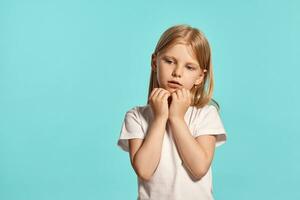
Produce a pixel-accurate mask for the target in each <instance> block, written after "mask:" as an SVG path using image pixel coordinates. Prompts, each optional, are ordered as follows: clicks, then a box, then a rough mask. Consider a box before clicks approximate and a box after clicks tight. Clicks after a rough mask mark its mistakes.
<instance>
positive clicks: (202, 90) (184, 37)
mask: <svg viewBox="0 0 300 200" xmlns="http://www.w3.org/2000/svg"><path fill="white" fill-rule="evenodd" d="M182 41H183V42H184V43H185V44H186V45H188V46H190V47H191V49H192V50H193V52H194V53H195V55H196V58H197V61H198V63H199V65H200V68H201V69H202V70H206V72H205V73H204V78H203V81H202V83H201V84H200V85H199V86H198V87H193V88H192V89H191V94H192V96H193V101H192V104H191V105H192V106H196V107H197V108H202V107H203V106H205V105H207V104H212V105H214V106H215V107H216V108H217V109H218V110H219V109H220V106H219V104H218V103H217V101H215V100H214V99H212V95H213V89H214V79H213V66H212V59H211V48H210V45H209V43H208V40H207V39H206V37H205V36H204V34H203V32H201V31H200V30H199V29H197V28H194V27H191V26H190V25H187V24H179V25H175V26H172V27H170V28H168V29H167V30H166V31H165V32H164V33H163V34H162V36H161V37H160V39H159V41H158V43H157V45H156V47H155V50H154V52H153V54H152V57H153V56H154V55H157V54H158V53H160V52H163V51H165V50H167V49H168V48H170V47H171V46H173V45H175V44H178V43H180V42H182ZM151 65H153V59H152V60H151ZM157 87H159V85H158V81H157V77H156V73H155V72H153V70H151V75H150V84H149V91H148V101H147V103H148V104H149V97H150V94H151V91H152V90H153V89H154V88H157Z"/></svg>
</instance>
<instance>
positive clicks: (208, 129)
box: [193, 105, 227, 147]
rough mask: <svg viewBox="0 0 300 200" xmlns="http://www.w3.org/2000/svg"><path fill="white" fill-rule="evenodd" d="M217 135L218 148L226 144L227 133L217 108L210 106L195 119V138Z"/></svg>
mask: <svg viewBox="0 0 300 200" xmlns="http://www.w3.org/2000/svg"><path fill="white" fill-rule="evenodd" d="M200 135H215V136H216V139H217V141H216V147H218V146H220V145H222V144H224V143H225V142H226V140H227V133H226V131H225V129H224V126H223V123H222V120H221V117H220V115H219V112H218V110H217V108H216V107H215V106H213V105H209V106H208V107H206V109H205V110H203V111H202V112H201V113H200V114H199V116H197V117H196V119H195V125H194V131H193V136H194V137H198V136H200Z"/></svg>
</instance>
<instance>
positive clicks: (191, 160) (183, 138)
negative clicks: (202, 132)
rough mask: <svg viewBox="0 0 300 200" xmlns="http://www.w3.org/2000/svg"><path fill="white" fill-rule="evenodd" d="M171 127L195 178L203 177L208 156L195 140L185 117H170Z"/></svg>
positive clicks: (180, 152)
mask: <svg viewBox="0 0 300 200" xmlns="http://www.w3.org/2000/svg"><path fill="white" fill-rule="evenodd" d="M169 123H170V128H171V130H172V135H173V138H174V140H175V141H174V142H175V143H176V146H177V149H178V153H179V155H180V157H181V159H182V161H183V163H184V165H185V166H186V167H187V168H188V170H189V171H190V173H191V174H192V175H193V177H194V178H201V177H202V176H203V175H204V173H205V171H206V168H207V166H205V165H206V163H207V162H206V160H207V156H206V154H205V151H204V150H203V148H202V147H201V146H200V145H199V143H198V142H197V141H196V140H195V138H194V137H193V136H192V134H191V133H190V130H189V128H188V126H187V124H186V122H185V121H184V119H169Z"/></svg>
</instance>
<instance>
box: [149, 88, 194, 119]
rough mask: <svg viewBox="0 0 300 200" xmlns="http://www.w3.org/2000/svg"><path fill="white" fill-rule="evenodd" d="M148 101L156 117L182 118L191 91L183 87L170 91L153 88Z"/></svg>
mask: <svg viewBox="0 0 300 200" xmlns="http://www.w3.org/2000/svg"><path fill="white" fill-rule="evenodd" d="M168 100H169V101H168ZM149 102H150V105H151V108H152V110H153V112H154V116H155V117H156V118H161V119H165V120H168V119H169V120H170V119H171V120H172V119H180V120H183V119H184V115H185V113H186V111H187V109H188V108H189V106H190V105H191V93H190V91H189V90H188V89H185V88H178V89H177V90H175V91H174V92H172V93H171V92H169V91H168V90H165V89H163V88H154V89H153V90H152V92H151V94H150V97H149ZM168 102H170V103H168Z"/></svg>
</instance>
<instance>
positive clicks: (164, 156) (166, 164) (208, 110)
mask: <svg viewBox="0 0 300 200" xmlns="http://www.w3.org/2000/svg"><path fill="white" fill-rule="evenodd" d="M184 119H185V122H186V124H187V125H188V127H189V130H190V132H191V134H192V135H193V137H197V136H199V135H216V138H217V142H216V147H217V146H220V145H221V144H223V143H225V141H226V138H227V134H226V132H225V129H224V126H223V123H222V121H221V118H220V116H219V113H218V111H217V109H216V108H215V107H214V106H213V105H206V106H204V107H203V108H196V107H195V106H190V107H189V108H188V110H187V112H186V113H185V116H184ZM152 120H153V112H152V109H151V107H150V105H149V104H148V105H146V106H136V107H133V108H131V109H130V110H129V111H127V112H126V115H125V119H124V122H123V125H122V129H121V133H120V137H119V140H118V146H119V147H121V148H122V149H123V150H124V151H127V152H128V151H129V147H128V139H132V138H142V139H143V138H144V137H145V135H146V134H147V129H148V125H149V124H150V123H151V121H152ZM146 199H147V200H150V199H151V200H213V199H214V197H213V188H212V172H211V167H210V168H209V170H208V172H207V173H206V175H205V176H203V177H202V179H200V180H198V181H193V180H192V179H191V177H190V175H189V173H188V172H187V171H186V168H185V167H184V166H183V164H182V160H181V158H180V156H179V154H178V152H177V149H176V146H175V144H174V142H173V138H172V132H171V129H170V127H169V124H168V123H167V125H166V132H165V134H164V139H163V145H162V152H161V158H160V161H159V164H158V166H157V168H156V171H155V172H154V174H153V176H152V177H151V179H150V180H149V181H143V180H142V179H140V178H139V177H138V200H146Z"/></svg>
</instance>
